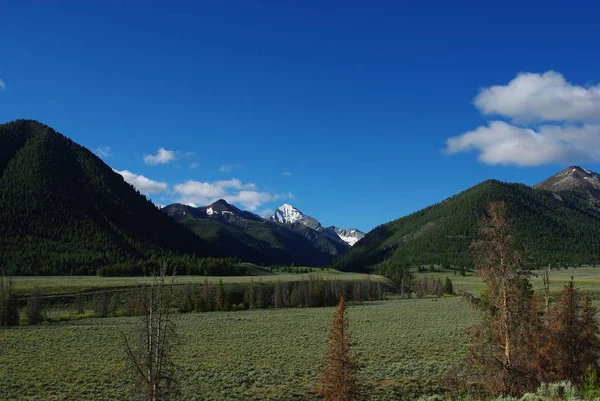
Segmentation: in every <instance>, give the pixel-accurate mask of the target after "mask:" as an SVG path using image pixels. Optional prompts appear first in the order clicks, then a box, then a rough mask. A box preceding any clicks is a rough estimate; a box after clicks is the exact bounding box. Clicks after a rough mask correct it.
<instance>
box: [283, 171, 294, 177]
mask: <svg viewBox="0 0 600 401" xmlns="http://www.w3.org/2000/svg"><path fill="white" fill-rule="evenodd" d="M281 175H283V176H286V177H289V176H291V175H292V173H290V172H289V171H284V172H283V173H281Z"/></svg>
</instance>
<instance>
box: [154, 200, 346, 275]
mask: <svg viewBox="0 0 600 401" xmlns="http://www.w3.org/2000/svg"><path fill="white" fill-rule="evenodd" d="M162 211H163V212H164V213H166V214H167V215H169V216H170V217H171V218H173V219H174V220H175V221H177V222H179V223H181V224H183V225H184V226H186V227H188V228H189V229H190V230H192V231H193V232H194V233H195V234H196V235H198V236H199V237H201V238H203V239H205V240H206V241H208V242H209V243H211V244H213V245H214V246H215V247H216V248H217V249H218V250H219V251H221V253H222V254H224V255H227V256H237V257H239V258H241V259H242V260H244V261H248V262H253V263H257V264H258V263H265V264H268V265H274V264H291V263H295V264H299V265H304V266H321V265H323V264H325V263H328V262H329V261H331V260H332V259H333V258H334V257H336V256H338V255H340V254H342V253H343V252H345V251H346V250H347V249H348V245H347V244H346V243H344V242H342V241H340V239H339V237H337V236H335V238H332V237H331V235H328V234H327V233H326V232H321V231H317V230H313V229H311V228H309V227H307V226H305V225H303V224H300V223H298V222H296V223H293V224H285V223H280V222H278V221H269V220H265V219H263V218H262V217H260V216H258V215H256V214H254V213H251V212H248V211H243V210H240V209H238V208H237V207H235V206H233V205H230V204H229V203H227V202H226V201H225V200H223V199H219V200H218V201H216V202H214V203H212V204H210V205H208V206H204V207H192V206H187V205H181V204H174V205H169V206H166V207H165V208H163V209H162ZM289 214H290V215H291V214H293V213H292V212H291V211H290V213H289ZM315 222H316V223H317V224H319V223H318V222H317V221H316V220H315ZM319 226H320V224H319Z"/></svg>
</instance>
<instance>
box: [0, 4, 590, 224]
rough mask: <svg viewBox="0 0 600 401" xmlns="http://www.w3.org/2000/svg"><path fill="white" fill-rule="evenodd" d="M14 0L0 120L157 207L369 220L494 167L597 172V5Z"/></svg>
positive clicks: (534, 176) (515, 171) (0, 41)
mask: <svg viewBox="0 0 600 401" xmlns="http://www.w3.org/2000/svg"><path fill="white" fill-rule="evenodd" d="M14 3H15V4H3V5H2V23H1V24H0V122H5V121H10V120H13V119H17V118H30V119H35V120H39V121H41V122H44V123H46V124H48V125H50V126H52V127H53V128H55V129H56V130H58V131H59V132H61V133H63V134H65V135H67V136H69V137H70V138H72V139H73V140H75V141H77V142H78V143H80V144H82V145H84V146H86V147H88V148H89V149H91V150H93V151H95V152H96V153H97V154H99V155H101V156H102V157H103V159H104V160H105V162H106V163H107V164H108V165H110V166H111V167H112V168H114V169H115V170H118V171H121V172H122V173H123V174H124V175H125V176H126V178H127V179H128V180H130V181H131V182H133V183H135V184H136V185H137V186H138V187H139V188H141V189H143V190H144V191H145V192H148V191H152V192H151V193H149V196H150V197H151V198H152V199H153V201H155V202H156V203H158V204H168V203H171V202H175V201H184V202H194V203H196V204H198V205H201V204H202V203H203V202H206V201H209V200H212V199H214V198H217V197H221V196H225V197H226V198H227V199H229V200H231V201H233V202H234V203H235V204H237V205H239V206H241V207H243V208H246V209H251V210H253V211H254V212H257V213H263V212H265V211H267V210H269V209H274V208H276V207H277V206H279V205H280V204H282V203H291V204H293V205H295V206H296V207H298V208H299V209H300V210H302V211H303V212H305V213H306V214H309V215H311V216H313V217H315V218H317V219H319V220H320V221H321V222H322V223H323V224H324V225H330V224H335V225H337V226H341V227H357V228H359V229H362V230H365V231H368V230H370V229H371V228H373V227H374V226H376V225H379V224H381V223H384V222H387V221H390V220H393V219H396V218H398V217H401V216H403V215H406V214H408V213H411V212H414V211H416V210H418V209H420V208H422V207H425V206H427V205H429V204H431V203H435V202H439V201H441V200H443V199H445V198H446V197H448V196H451V195H453V194H455V193H457V192H460V191H462V190H464V189H466V188H468V187H470V186H472V185H475V184H477V183H478V182H481V181H483V180H485V179H488V178H496V179H500V180H503V181H518V182H523V183H526V184H534V183H536V182H538V181H540V180H542V179H543V178H545V177H547V176H549V175H552V174H554V173H556V172H558V171H559V170H561V169H563V168H565V167H567V166H568V165H570V164H581V165H583V166H585V167H587V168H590V169H592V170H595V171H599V170H600V125H598V124H599V123H600V87H599V86H598V84H599V79H600V68H599V67H600V65H599V61H600V52H599V50H600V49H599V45H598V40H597V38H598V37H600V24H597V18H596V16H597V13H598V11H599V10H598V8H597V6H594V5H593V3H592V2H587V3H579V2H576V1H570V2H568V3H564V4H563V5H560V4H553V3H551V2H545V3H544V4H543V5H539V3H537V2H535V3H533V2H532V3H531V4H529V5H528V4H525V2H522V1H520V2H515V3H512V2H510V1H502V2H462V3H457V2H445V1H444V2H427V1H418V2H417V1H410V2H368V3H366V2H363V3H362V5H361V4H359V2H347V1H344V2H342V1H339V2H338V1H328V2H321V1H319V2H317V1H314V2H313V1H285V2H281V1H272V2H267V1H197V2H176V1H173V2H157V3H154V4H153V3H151V2H129V1H103V2H73V1H64V2H60V1H56V2H47V1H39V2H29V1H19V2H14ZM167 3H168V4H167ZM519 74H520V75H519ZM450 138H454V139H450ZM449 139H450V141H449ZM0 146H1V145H0ZM160 149H162V151H161V150H160Z"/></svg>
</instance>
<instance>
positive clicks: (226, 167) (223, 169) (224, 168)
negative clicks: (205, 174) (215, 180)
mask: <svg viewBox="0 0 600 401" xmlns="http://www.w3.org/2000/svg"><path fill="white" fill-rule="evenodd" d="M241 167H242V165H241V164H225V165H223V166H221V167H220V168H219V170H220V171H221V172H223V173H226V172H228V171H231V170H233V169H235V168H241Z"/></svg>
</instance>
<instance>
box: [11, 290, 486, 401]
mask: <svg viewBox="0 0 600 401" xmlns="http://www.w3.org/2000/svg"><path fill="white" fill-rule="evenodd" d="M333 311H334V308H291V309H278V310H275V309H269V310H251V311H240V312H211V313H191V314H178V315H176V322H177V327H178V334H179V343H180V345H179V346H178V348H177V352H176V358H175V359H176V363H177V364H178V365H179V366H180V367H181V369H180V370H181V377H180V382H181V390H182V395H181V399H186V400H217V399H218V400H241V399H243V400H310V399H317V398H316V397H315V395H314V393H313V389H314V382H315V378H316V375H317V371H318V369H319V368H320V366H321V363H322V361H323V352H324V351H325V348H326V344H327V336H328V332H329V327H330V322H331V315H332V314H333ZM348 313H349V318H350V329H351V332H352V338H353V340H354V342H355V344H356V345H355V349H356V350H357V351H358V352H360V355H361V356H360V359H361V361H362V362H363V363H364V368H363V370H362V372H361V374H360V379H359V380H360V382H361V384H363V386H364V387H365V391H367V392H368V394H369V396H368V399H369V400H390V399H406V400H409V399H415V398H417V395H420V394H432V393H435V392H436V390H438V385H437V378H438V376H439V375H440V374H443V373H446V372H448V371H449V369H451V368H452V366H454V365H455V364H456V363H457V362H458V361H460V360H461V359H462V358H464V356H465V353H466V349H467V346H468V344H467V339H466V336H465V334H464V331H465V329H467V328H468V327H470V326H472V325H473V324H475V323H477V322H478V321H479V315H478V313H477V311H475V310H473V309H471V308H470V307H469V306H468V305H467V303H466V302H464V301H463V300H462V299H460V298H458V297H454V298H439V299H438V298H426V299H411V300H402V299H396V300H388V301H381V302H367V303H364V304H361V305H351V306H350V307H349V308H348ZM135 322H136V318H125V317H121V318H104V319H96V318H92V319H84V320H80V321H75V322H63V323H57V324H52V325H42V326H34V327H27V326H22V327H16V328H10V329H0V377H2V380H0V399H2V400H12V399H21V400H34V399H44V400H82V399H86V400H91V399H93V400H109V399H126V398H127V397H128V395H129V392H130V391H131V388H132V382H131V381H130V379H129V376H128V374H127V372H126V370H125V363H124V361H125V358H124V353H123V347H122V346H121V343H120V342H121V334H120V331H128V330H130V329H131V328H132V327H133V325H134V324H135Z"/></svg>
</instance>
